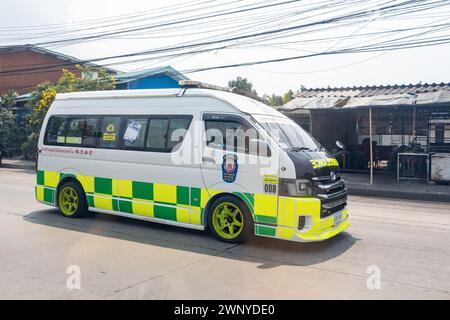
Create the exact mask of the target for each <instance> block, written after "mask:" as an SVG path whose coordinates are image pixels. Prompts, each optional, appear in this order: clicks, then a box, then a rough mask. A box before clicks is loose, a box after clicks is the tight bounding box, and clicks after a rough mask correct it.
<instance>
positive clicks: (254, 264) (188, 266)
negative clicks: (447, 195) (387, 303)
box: [0, 168, 450, 299]
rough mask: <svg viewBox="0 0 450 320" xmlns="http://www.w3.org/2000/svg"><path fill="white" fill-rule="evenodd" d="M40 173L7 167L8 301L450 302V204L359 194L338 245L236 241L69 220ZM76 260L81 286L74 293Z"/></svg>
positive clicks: (0, 246) (0, 288)
mask: <svg viewBox="0 0 450 320" xmlns="http://www.w3.org/2000/svg"><path fill="white" fill-rule="evenodd" d="M34 179H35V176H34V173H33V172H30V171H22V170H18V169H5V168H0V298H2V299H9V298H29V299H42V298H43V299H52V298H63V299H64V298H69V299H82V298H84V299H128V298H133V299H310V298H312V299H317V298H319V299H364V298H369V299H382V298H387V299H396V298H401V299H403V298H405V299H431V298H436V299H449V298H450V204H448V203H447V204H444V203H430V202H413V201H399V200H385V199H377V198H366V197H356V196H354V197H351V198H350V201H349V202H350V204H349V209H350V221H351V226H350V227H349V228H348V230H347V232H345V233H343V234H340V235H338V236H336V237H335V238H333V239H330V240H328V241H325V242H321V243H308V244H302V243H292V242H286V241H280V240H273V239H266V238H254V239H252V240H251V241H250V242H249V243H246V244H243V245H229V244H224V243H221V242H219V241H216V240H214V239H212V238H211V237H210V236H209V235H208V234H207V233H204V232H199V231H192V230H186V229H181V228H175V227H170V226H164V225H158V224H154V223H148V222H143V221H135V220H130V219H126V218H121V217H114V216H108V215H103V214H97V215H95V216H93V217H90V218H85V219H67V218H64V217H62V216H60V215H58V213H57V211H56V209H53V208H50V207H47V206H44V205H41V204H38V203H37V202H36V201H35V200H34V189H33V187H34ZM71 265H75V266H78V267H79V270H80V272H81V278H80V284H81V288H80V289H68V288H67V285H66V281H67V279H68V277H69V276H70V274H67V268H68V267H69V266H71ZM369 266H375V267H370V268H375V270H379V271H380V273H379V275H380V277H379V279H380V288H379V289H377V288H373V286H371V288H372V289H369V288H368V286H367V279H368V277H369V276H370V274H368V273H367V270H368V267H369ZM370 268H369V270H373V269H370ZM369 283H372V284H373V283H374V282H372V281H369Z"/></svg>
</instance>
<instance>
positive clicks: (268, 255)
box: [24, 209, 358, 269]
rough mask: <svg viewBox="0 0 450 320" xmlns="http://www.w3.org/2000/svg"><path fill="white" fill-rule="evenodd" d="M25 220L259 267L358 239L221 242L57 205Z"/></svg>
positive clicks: (332, 250) (306, 257)
mask: <svg viewBox="0 0 450 320" xmlns="http://www.w3.org/2000/svg"><path fill="white" fill-rule="evenodd" d="M24 220H25V221H27V222H30V223H35V224H40V225H45V226H49V227H53V228H60V229H65V230H71V231H75V232H81V233H85V234H91V235H96V236H101V237H108V238H114V239H119V240H124V241H132V242H136V243H141V244H147V245H152V246H159V247H165V248H169V249H174V250H186V251H191V252H193V253H200V254H207V255H211V256H221V257H224V258H227V259H235V260H241V261H247V262H252V263H259V265H258V268H260V269H267V268H274V267H277V266H280V265H292V266H310V265H315V264H318V263H322V262H325V261H328V260H331V259H333V258H335V257H338V256H340V255H341V254H343V253H344V252H346V251H347V250H349V249H350V248H351V247H352V246H353V244H354V243H355V242H356V241H358V239H355V238H353V237H352V236H351V235H350V234H349V233H346V232H343V233H341V234H339V235H337V236H335V237H333V238H332V239H329V240H326V241H323V242H314V243H298V242H290V241H283V240H277V239H271V238H263V237H251V238H250V239H249V240H248V241H247V242H246V243H244V244H240V245H235V244H228V243H223V242H220V241H218V240H216V239H214V238H213V237H212V235H210V233H209V232H203V231H197V230H191V229H186V228H180V227H175V226H169V225H163V224H159V223H152V222H147V221H142V220H134V219H129V218H124V217H119V216H113V215H107V214H92V215H91V216H89V217H86V218H83V219H70V218H65V217H63V216H61V215H60V214H59V213H58V211H57V210H56V209H49V210H38V211H33V212H30V213H28V214H26V215H24Z"/></svg>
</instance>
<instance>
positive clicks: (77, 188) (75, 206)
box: [57, 181, 88, 218]
mask: <svg viewBox="0 0 450 320" xmlns="http://www.w3.org/2000/svg"><path fill="white" fill-rule="evenodd" d="M57 199H58V208H59V212H60V213H61V215H63V216H64V217H68V218H81V217H85V216H86V215H87V214H88V208H87V203H86V195H85V193H84V190H83V188H82V187H81V185H80V184H79V183H78V182H75V181H68V182H65V183H63V184H62V185H61V186H60V187H59V188H58V195H57Z"/></svg>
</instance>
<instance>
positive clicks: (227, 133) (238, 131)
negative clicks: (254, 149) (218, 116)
mask: <svg viewBox="0 0 450 320" xmlns="http://www.w3.org/2000/svg"><path fill="white" fill-rule="evenodd" d="M205 129H206V145H207V146H208V147H210V148H214V149H222V150H233V151H235V152H238V151H240V152H245V151H246V148H245V147H246V143H244V144H243V143H239V142H240V141H239V137H242V138H244V134H245V131H246V128H245V126H244V125H243V124H241V123H239V122H237V121H226V120H211V121H205Z"/></svg>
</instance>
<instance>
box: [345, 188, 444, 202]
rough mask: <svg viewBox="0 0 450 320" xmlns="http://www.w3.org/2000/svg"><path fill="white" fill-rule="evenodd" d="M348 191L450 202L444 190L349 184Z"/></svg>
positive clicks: (356, 194)
mask: <svg viewBox="0 0 450 320" xmlns="http://www.w3.org/2000/svg"><path fill="white" fill-rule="evenodd" d="M347 187H348V193H349V194H350V195H355V196H366V197H378V198H392V199H403V200H418V201H433V202H450V194H448V193H444V192H436V193H418V192H411V191H404V190H395V191H394V190H380V189H371V188H365V187H363V186H351V185H348V184H347Z"/></svg>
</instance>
